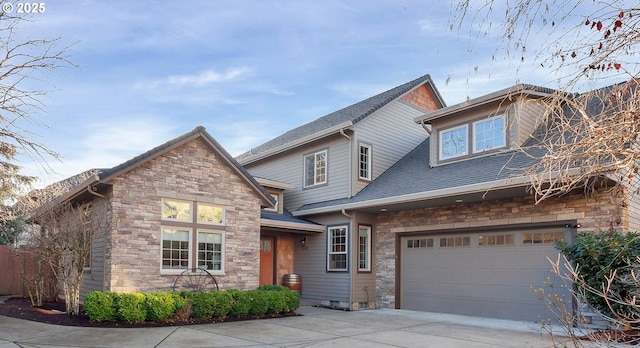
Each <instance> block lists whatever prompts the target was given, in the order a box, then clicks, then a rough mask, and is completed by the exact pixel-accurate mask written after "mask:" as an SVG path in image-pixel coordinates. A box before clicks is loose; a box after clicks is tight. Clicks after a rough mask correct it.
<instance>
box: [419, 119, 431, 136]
mask: <svg viewBox="0 0 640 348" xmlns="http://www.w3.org/2000/svg"><path fill="white" fill-rule="evenodd" d="M420 125H421V126H422V128H424V130H425V131H427V134H429V136H431V128H429V127H427V124H426V123H424V120H422V121H420Z"/></svg>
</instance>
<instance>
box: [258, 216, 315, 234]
mask: <svg viewBox="0 0 640 348" xmlns="http://www.w3.org/2000/svg"><path fill="white" fill-rule="evenodd" d="M260 229H266V230H276V231H283V230H286V232H289V233H301V234H310V233H322V232H324V231H325V226H324V225H310V224H307V223H298V222H291V221H278V220H269V219H260Z"/></svg>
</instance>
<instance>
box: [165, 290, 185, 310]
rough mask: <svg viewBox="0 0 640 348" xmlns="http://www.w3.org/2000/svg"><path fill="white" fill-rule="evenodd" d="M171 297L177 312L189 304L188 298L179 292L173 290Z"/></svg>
mask: <svg viewBox="0 0 640 348" xmlns="http://www.w3.org/2000/svg"><path fill="white" fill-rule="evenodd" d="M169 294H171V297H173V310H174V312H177V311H179V310H183V309H184V308H185V307H186V306H187V299H186V298H185V297H184V296H183V295H181V294H180V293H179V292H175V291H171V292H170V293H169Z"/></svg>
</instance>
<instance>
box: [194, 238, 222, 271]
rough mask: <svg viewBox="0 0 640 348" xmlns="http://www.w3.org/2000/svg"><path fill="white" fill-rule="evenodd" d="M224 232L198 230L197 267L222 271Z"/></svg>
mask: <svg viewBox="0 0 640 348" xmlns="http://www.w3.org/2000/svg"><path fill="white" fill-rule="evenodd" d="M223 241H224V233H221V232H215V231H203V230H199V231H198V268H204V269H207V270H213V271H222V270H223V268H222V260H224V249H222V245H223Z"/></svg>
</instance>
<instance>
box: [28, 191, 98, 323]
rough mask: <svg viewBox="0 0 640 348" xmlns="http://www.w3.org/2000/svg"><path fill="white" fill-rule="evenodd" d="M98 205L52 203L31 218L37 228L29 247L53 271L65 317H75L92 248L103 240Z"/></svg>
mask: <svg viewBox="0 0 640 348" xmlns="http://www.w3.org/2000/svg"><path fill="white" fill-rule="evenodd" d="M101 202H102V203H103V201H102V200H99V201H98V202H97V203H85V204H77V203H73V202H69V201H65V202H62V203H60V202H54V203H55V204H51V205H47V206H45V207H43V208H41V209H40V210H39V212H38V213H37V214H36V215H34V216H33V218H32V219H33V220H32V222H34V223H35V224H37V225H38V226H39V227H40V228H39V229H38V230H37V232H35V233H34V235H33V236H32V238H31V241H30V243H31V245H32V246H34V248H35V250H36V252H37V253H38V256H39V257H40V258H41V259H42V260H44V261H45V262H47V263H48V264H49V265H50V266H51V268H52V269H53V272H54V274H55V277H56V279H57V280H58V282H59V285H60V287H61V288H62V291H63V294H64V299H65V303H66V310H67V314H69V315H78V313H79V308H80V307H79V305H80V289H81V286H82V282H83V280H84V275H85V271H86V269H87V268H88V267H90V265H91V251H92V247H93V246H94V245H95V243H96V242H97V241H98V240H100V239H101V238H103V237H104V235H105V233H106V230H107V228H108V226H109V216H108V214H107V211H106V207H105V205H104V204H100V203H101Z"/></svg>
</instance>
